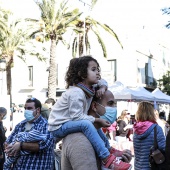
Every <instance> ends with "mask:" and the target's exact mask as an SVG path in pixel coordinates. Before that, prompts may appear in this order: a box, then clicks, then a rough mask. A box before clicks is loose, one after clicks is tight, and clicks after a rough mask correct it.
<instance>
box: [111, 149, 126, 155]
mask: <svg viewBox="0 0 170 170" xmlns="http://www.w3.org/2000/svg"><path fill="white" fill-rule="evenodd" d="M110 153H111V154H113V155H114V156H116V157H121V156H122V155H123V151H119V150H117V149H115V148H112V149H111V150H110Z"/></svg>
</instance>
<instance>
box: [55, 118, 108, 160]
mask: <svg viewBox="0 0 170 170" xmlns="http://www.w3.org/2000/svg"><path fill="white" fill-rule="evenodd" d="M76 132H82V133H83V134H84V135H85V136H86V137H87V139H88V140H89V141H90V143H91V144H92V146H93V148H94V150H95V151H96V153H97V155H98V157H99V158H101V159H104V158H106V157H107V156H109V155H110V152H109V150H108V149H109V148H110V145H109V142H108V140H107V138H106V136H105V134H104V133H103V132H102V130H101V129H99V130H96V128H95V127H94V125H93V124H92V123H91V122H90V121H89V120H77V121H68V122H66V123H64V124H63V125H62V126H61V127H60V128H59V129H57V130H55V131H53V132H52V134H53V136H54V137H55V138H57V140H58V139H60V138H64V137H65V136H67V135H68V134H70V133H76ZM97 132H98V133H97ZM106 141H107V142H106ZM107 147H108V148H107Z"/></svg>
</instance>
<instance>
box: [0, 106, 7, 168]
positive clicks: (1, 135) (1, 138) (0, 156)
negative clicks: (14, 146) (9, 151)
mask: <svg viewBox="0 0 170 170" xmlns="http://www.w3.org/2000/svg"><path fill="white" fill-rule="evenodd" d="M6 115H7V110H6V108H4V107H0V170H3V164H4V162H5V153H4V142H5V140H6V136H5V132H6V129H5V128H4V126H3V120H4V119H6Z"/></svg>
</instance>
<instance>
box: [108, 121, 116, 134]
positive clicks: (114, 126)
mask: <svg viewBox="0 0 170 170" xmlns="http://www.w3.org/2000/svg"><path fill="white" fill-rule="evenodd" d="M116 125H117V123H116V121H115V122H114V123H112V124H111V126H110V127H108V128H107V130H108V131H109V132H112V131H116Z"/></svg>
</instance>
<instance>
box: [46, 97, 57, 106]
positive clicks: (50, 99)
mask: <svg viewBox="0 0 170 170" xmlns="http://www.w3.org/2000/svg"><path fill="white" fill-rule="evenodd" d="M45 103H47V104H51V103H52V105H54V104H55V100H54V99H53V98H48V99H47V100H46V101H45Z"/></svg>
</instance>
